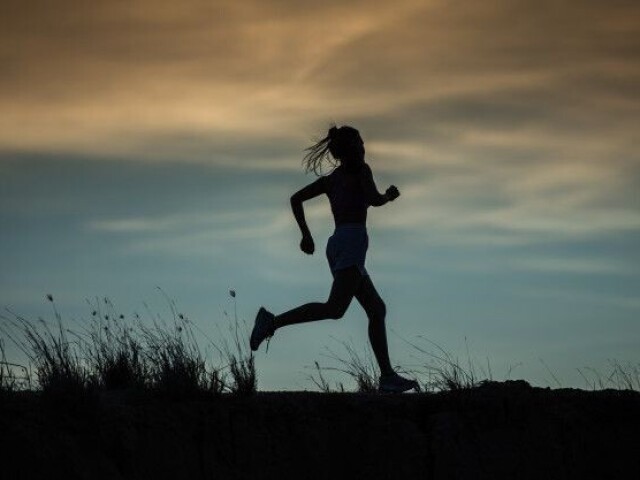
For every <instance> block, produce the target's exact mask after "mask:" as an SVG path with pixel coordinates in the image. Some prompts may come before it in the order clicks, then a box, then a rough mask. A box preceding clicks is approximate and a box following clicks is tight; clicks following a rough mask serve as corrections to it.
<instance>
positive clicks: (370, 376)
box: [311, 337, 380, 393]
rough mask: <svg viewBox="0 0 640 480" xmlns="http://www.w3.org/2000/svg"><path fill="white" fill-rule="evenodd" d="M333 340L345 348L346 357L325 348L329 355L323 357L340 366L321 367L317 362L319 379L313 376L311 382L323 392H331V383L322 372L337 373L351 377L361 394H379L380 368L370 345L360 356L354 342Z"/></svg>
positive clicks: (342, 387)
mask: <svg viewBox="0 0 640 480" xmlns="http://www.w3.org/2000/svg"><path fill="white" fill-rule="evenodd" d="M331 338H333V340H335V341H337V342H338V343H339V344H340V345H341V346H342V347H343V348H344V350H345V352H346V355H345V356H341V355H338V354H337V353H335V352H334V351H333V350H331V349H330V348H328V347H325V350H327V352H329V353H328V354H323V356H324V357H326V358H329V359H331V360H334V361H335V362H337V363H338V366H337V367H320V365H319V364H318V362H316V363H315V364H316V369H317V371H318V374H319V378H317V379H316V378H315V377H313V376H312V377H311V380H312V381H313V383H314V384H315V385H316V386H318V387H319V388H320V389H321V390H323V391H331V388H330V386H329V383H328V382H327V381H326V380H325V379H324V377H323V376H322V370H327V371H336V372H340V373H343V374H346V375H347V376H348V377H350V378H351V379H352V380H353V381H354V382H355V384H356V391H358V392H361V393H373V392H377V391H378V386H379V383H380V379H379V376H378V367H377V363H376V361H375V359H374V357H373V353H372V351H371V348H370V347H369V346H368V344H367V347H365V353H364V354H360V353H358V351H357V350H356V347H355V346H354V345H353V342H352V341H350V342H345V341H343V340H338V339H336V338H335V337H331ZM338 385H339V387H340V389H341V391H344V386H343V385H342V384H338Z"/></svg>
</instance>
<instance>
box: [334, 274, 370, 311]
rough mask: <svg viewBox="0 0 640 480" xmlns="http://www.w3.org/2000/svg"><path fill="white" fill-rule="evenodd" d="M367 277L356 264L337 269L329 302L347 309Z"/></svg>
mask: <svg viewBox="0 0 640 480" xmlns="http://www.w3.org/2000/svg"><path fill="white" fill-rule="evenodd" d="M365 278H367V277H366V276H363V275H361V274H360V270H358V267H357V266H355V265H353V266H351V267H348V268H344V269H341V270H337V271H336V272H335V273H334V276H333V284H332V285H331V292H330V293H329V300H328V303H330V304H332V305H334V306H338V307H339V308H341V309H344V310H346V309H347V307H348V306H349V304H350V303H351V300H352V299H353V297H354V296H355V295H356V293H357V292H358V290H359V289H360V285H361V284H362V282H363V280H364V279H365Z"/></svg>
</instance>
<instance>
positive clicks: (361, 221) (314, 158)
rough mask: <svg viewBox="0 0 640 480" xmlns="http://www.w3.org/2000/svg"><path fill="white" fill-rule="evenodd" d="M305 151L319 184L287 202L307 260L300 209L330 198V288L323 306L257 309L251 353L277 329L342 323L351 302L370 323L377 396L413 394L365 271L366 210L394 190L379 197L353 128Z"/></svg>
mask: <svg viewBox="0 0 640 480" xmlns="http://www.w3.org/2000/svg"><path fill="white" fill-rule="evenodd" d="M306 151H307V152H308V153H307V154H306V155H305V157H304V160H303V164H304V165H305V167H306V168H305V170H306V172H307V173H308V172H309V171H311V170H313V172H314V173H315V174H316V175H318V176H319V177H320V178H318V179H317V180H316V181H314V182H312V183H311V184H309V185H307V186H306V187H304V188H303V189H301V190H299V191H298V192H296V193H294V194H293V195H292V196H291V208H292V210H293V214H294V216H295V219H296V221H297V222H298V226H299V227H300V231H301V232H302V240H301V242H300V249H301V250H302V251H303V252H304V253H307V254H309V255H311V254H313V252H314V250H315V245H314V242H313V238H312V237H311V232H310V231H309V228H308V226H307V222H306V220H305V216H304V210H303V207H302V203H303V202H304V201H305V200H309V199H310V198H314V197H317V196H318V195H322V194H326V195H327V196H328V197H329V202H330V204H331V211H332V213H333V217H334V222H335V231H334V233H333V235H332V236H331V237H329V241H328V242H327V248H326V255H327V260H328V261H329V266H330V268H331V273H332V275H333V285H332V287H331V292H330V294H329V299H328V300H327V301H326V302H324V303H319V302H313V303H307V304H305V305H301V306H299V307H296V308H294V309H292V310H289V311H288V312H285V313H282V314H280V315H274V314H272V313H271V312H269V311H268V310H266V309H265V308H264V307H260V309H259V310H258V314H257V315H256V320H255V325H254V327H253V331H252V332H251V340H250V345H251V349H252V350H254V351H255V350H257V349H258V347H259V346H260V344H261V343H262V341H263V340H264V339H265V338H267V339H270V338H271V337H272V336H273V334H274V333H275V331H276V330H277V329H279V328H282V327H284V326H286V325H293V324H296V323H303V322H312V321H316V320H324V319H328V318H332V319H339V318H342V316H343V315H344V313H345V312H346V310H347V308H348V307H349V304H350V303H351V300H352V299H353V297H355V298H356V299H357V300H358V302H359V303H360V305H362V307H363V308H364V310H365V312H366V314H367V317H368V319H369V340H370V342H371V346H372V348H373V352H374V354H375V357H376V360H377V363H378V366H379V368H380V373H381V375H380V383H379V388H380V390H381V391H387V392H404V391H406V390H410V389H416V390H417V389H418V384H417V382H416V381H415V380H410V379H407V378H404V377H402V376H400V375H398V374H397V373H396V372H395V371H394V370H393V368H392V367H391V363H390V361H389V353H388V348H387V334H386V326H385V315H386V306H385V303H384V301H383V300H382V299H381V298H380V295H378V292H377V291H376V289H375V287H374V285H373V283H372V281H371V278H370V277H369V274H368V272H367V270H366V268H365V265H364V264H365V257H366V253H367V248H368V246H369V237H368V235H367V227H366V220H367V208H368V207H369V206H374V207H379V206H382V205H384V204H386V203H387V202H390V201H393V200H395V199H396V198H398V196H399V195H400V192H399V191H398V189H397V188H396V187H395V186H393V185H392V186H390V187H389V188H388V189H387V190H386V192H385V193H384V194H380V192H378V189H377V188H376V185H375V182H374V180H373V174H372V172H371V168H370V167H369V165H368V164H367V163H365V161H364V153H365V150H364V142H363V141H362V138H361V137H360V133H359V132H358V130H356V129H355V128H353V127H349V126H342V127H340V128H337V127H336V126H333V127H331V129H329V133H328V135H327V136H326V137H325V138H323V139H322V140H320V141H319V142H318V143H316V144H315V145H313V146H311V147H309V148H307V149H306ZM325 159H326V160H327V161H328V162H329V163H330V164H331V166H333V167H335V168H334V169H333V171H332V172H331V173H330V174H329V175H324V176H323V175H320V174H319V170H321V167H322V162H323V160H325ZM267 341H268V340H267ZM267 348H268V345H267Z"/></svg>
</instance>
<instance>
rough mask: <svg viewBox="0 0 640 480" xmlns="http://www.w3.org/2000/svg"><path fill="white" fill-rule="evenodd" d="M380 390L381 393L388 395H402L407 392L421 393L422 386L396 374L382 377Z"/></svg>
mask: <svg viewBox="0 0 640 480" xmlns="http://www.w3.org/2000/svg"><path fill="white" fill-rule="evenodd" d="M378 389H379V390H380V391H381V392H387V393H402V392H406V391H407V390H415V391H416V392H419V391H420V385H419V384H418V382H416V381H415V380H410V379H408V378H404V377H401V376H400V375H398V374H397V373H395V372H394V373H393V374H391V375H381V376H380V386H379V387H378Z"/></svg>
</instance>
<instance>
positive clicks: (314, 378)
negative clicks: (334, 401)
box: [307, 361, 344, 393]
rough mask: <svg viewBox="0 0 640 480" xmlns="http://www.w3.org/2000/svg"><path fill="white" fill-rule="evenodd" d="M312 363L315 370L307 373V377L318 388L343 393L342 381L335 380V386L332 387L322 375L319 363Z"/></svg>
mask: <svg viewBox="0 0 640 480" xmlns="http://www.w3.org/2000/svg"><path fill="white" fill-rule="evenodd" d="M313 363H314V367H313V368H314V369H315V372H314V373H312V374H310V375H307V378H308V379H309V380H310V381H311V382H312V383H313V384H314V385H315V386H316V387H317V388H318V390H320V391H321V392H323V393H333V392H341V393H344V385H343V384H342V383H339V382H336V387H335V388H334V387H332V386H331V383H330V382H329V381H328V380H327V379H326V378H325V377H324V375H323V373H322V370H323V368H322V367H321V366H320V364H319V363H318V362H317V361H316V362H313ZM325 369H326V368H325Z"/></svg>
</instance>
